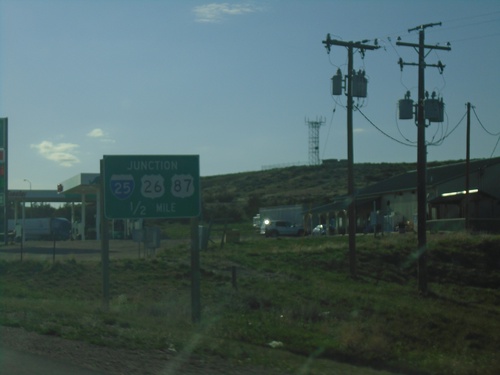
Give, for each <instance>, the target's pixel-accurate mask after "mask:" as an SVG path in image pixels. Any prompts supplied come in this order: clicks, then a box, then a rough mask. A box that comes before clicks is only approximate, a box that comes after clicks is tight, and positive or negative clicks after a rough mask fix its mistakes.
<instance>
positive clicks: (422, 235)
mask: <svg viewBox="0 0 500 375" xmlns="http://www.w3.org/2000/svg"><path fill="white" fill-rule="evenodd" d="M440 25H441V22H439V23H429V24H426V25H421V26H417V27H415V28H413V29H409V30H408V32H411V31H415V30H419V43H418V44H413V43H404V42H400V41H398V42H396V44H397V45H398V46H405V47H413V48H415V49H416V50H417V51H418V64H415V63H405V62H403V61H402V59H400V60H399V64H400V66H401V69H403V65H416V66H418V105H417V199H418V203H417V210H418V219H417V223H418V229H417V232H418V233H417V236H418V249H417V253H418V254H419V257H418V291H419V292H420V293H421V294H424V295H425V294H427V226H426V220H427V145H426V142H425V127H426V125H425V113H424V103H425V74H424V73H425V68H426V67H428V66H432V67H437V68H439V69H440V71H441V72H442V70H443V69H444V65H443V64H442V63H441V61H439V63H438V64H437V65H430V64H426V63H425V56H426V54H425V50H426V49H438V50H445V51H449V50H451V48H450V47H442V46H429V45H425V29H426V28H428V27H432V26H440Z"/></svg>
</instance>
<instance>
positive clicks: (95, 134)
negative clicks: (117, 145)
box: [87, 128, 104, 138]
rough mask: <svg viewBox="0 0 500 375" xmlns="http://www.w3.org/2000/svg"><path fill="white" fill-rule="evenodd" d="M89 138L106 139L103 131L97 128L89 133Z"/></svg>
mask: <svg viewBox="0 0 500 375" xmlns="http://www.w3.org/2000/svg"><path fill="white" fill-rule="evenodd" d="M87 136H89V137H90V138H101V137H104V132H103V131H102V129H99V128H95V129H93V130H91V131H90V132H88V133H87Z"/></svg>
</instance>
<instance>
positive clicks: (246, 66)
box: [0, 0, 500, 189]
mask: <svg viewBox="0 0 500 375" xmlns="http://www.w3.org/2000/svg"><path fill="white" fill-rule="evenodd" d="M438 22H441V23H442V24H441V25H436V26H433V27H428V28H425V43H426V45H430V46H431V45H440V46H446V45H447V43H450V46H451V50H450V51H443V50H435V49H427V50H426V54H427V55H426V58H425V59H426V63H427V64H428V65H429V66H427V68H426V69H425V87H426V90H428V91H429V92H432V91H434V92H436V94H437V95H438V97H439V98H442V99H443V102H444V105H445V116H444V121H443V123H431V124H429V126H428V127H427V128H426V138H427V142H428V143H429V145H428V156H427V159H428V160H429V161H435V160H460V159H465V157H466V152H465V150H466V117H465V114H466V103H468V102H469V103H471V105H472V108H473V111H472V113H471V157H472V158H490V157H498V156H500V145H497V143H498V141H499V139H500V138H499V136H500V121H499V116H498V114H499V102H498V92H499V89H500V69H499V68H498V62H499V61H500V48H498V46H499V45H500V2H499V1H498V0H474V1H472V0H468V1H461V0H433V1H405V0H398V1H396V0H377V1H373V0H351V1H344V0H323V1H320V0H302V1H297V0H254V1H252V0H250V1H221V2H217V1H216V0H208V1H201V0H199V1H195V0H193V1H191V0H186V1H181V0H0V117H7V118H8V121H9V130H8V131H9V136H8V142H9V144H8V146H9V148H8V160H9V175H8V181H9V189H56V186H57V184H58V183H61V182H63V181H65V180H67V179H69V178H71V177H73V176H75V175H78V174H79V173H98V172H99V161H100V160H101V159H102V157H103V155H154V154H156V155H193V154H194V155H199V156H200V174H201V176H213V175H221V174H229V173H238V172H247V171H259V170H261V169H262V168H269V167H272V166H287V165H293V164H302V165H307V164H308V163H309V127H308V123H307V121H316V120H318V121H322V122H323V125H322V126H321V127H320V129H319V149H318V154H319V158H320V159H321V160H324V159H346V158H347V111H346V96H345V95H344V94H343V95H340V96H333V95H331V77H332V76H333V75H334V74H335V73H336V71H337V69H340V70H341V72H342V73H343V75H345V74H347V49H346V48H345V47H342V46H332V47H331V51H330V53H329V54H328V53H327V50H326V49H325V46H324V45H323V43H322V41H323V40H325V39H326V35H327V34H328V33H329V34H330V35H331V38H332V39H334V40H339V41H365V43H366V44H370V45H374V44H375V43H377V44H378V46H380V48H378V49H376V50H367V51H366V52H365V54H364V57H363V56H362V54H361V53H359V51H354V52H355V53H354V60H353V63H354V69H355V70H357V71H358V70H364V71H365V74H366V77H367V78H368V86H367V97H366V98H360V99H356V100H355V105H356V107H357V110H355V111H354V114H353V129H354V162H355V163H361V162H373V163H380V162H416V160H417V148H416V141H417V127H416V125H415V121H413V120H399V119H398V106H397V104H398V101H399V100H400V99H403V98H404V95H405V93H406V92H407V91H409V92H410V95H411V98H413V99H416V98H417V94H418V91H417V89H418V69H417V67H416V66H412V65H405V66H404V67H403V69H402V70H401V69H400V66H399V64H398V60H399V59H400V58H401V59H402V60H403V61H404V62H407V63H417V62H418V53H417V51H416V50H415V49H414V48H411V47H403V46H397V45H396V42H397V40H398V37H400V38H401V41H403V42H407V43H418V38H419V33H418V31H408V30H410V29H413V28H416V27H417V26H420V25H424V24H430V23H438ZM439 61H441V62H442V64H444V65H445V68H444V70H443V72H442V74H440V71H439V70H438V69H437V68H435V67H432V66H430V65H433V64H438V62H439Z"/></svg>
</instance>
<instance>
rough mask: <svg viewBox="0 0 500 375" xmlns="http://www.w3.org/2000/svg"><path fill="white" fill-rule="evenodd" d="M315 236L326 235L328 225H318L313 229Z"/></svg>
mask: <svg viewBox="0 0 500 375" xmlns="http://www.w3.org/2000/svg"><path fill="white" fill-rule="evenodd" d="M312 235H313V236H324V235H326V226H325V225H323V224H319V225H316V226H315V227H314V229H313V230H312Z"/></svg>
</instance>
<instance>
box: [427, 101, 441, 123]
mask: <svg viewBox="0 0 500 375" xmlns="http://www.w3.org/2000/svg"><path fill="white" fill-rule="evenodd" d="M424 113H425V119H426V120H429V121H430V122H443V121H444V103H443V99H442V98H441V99H434V98H433V99H425V102H424Z"/></svg>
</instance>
